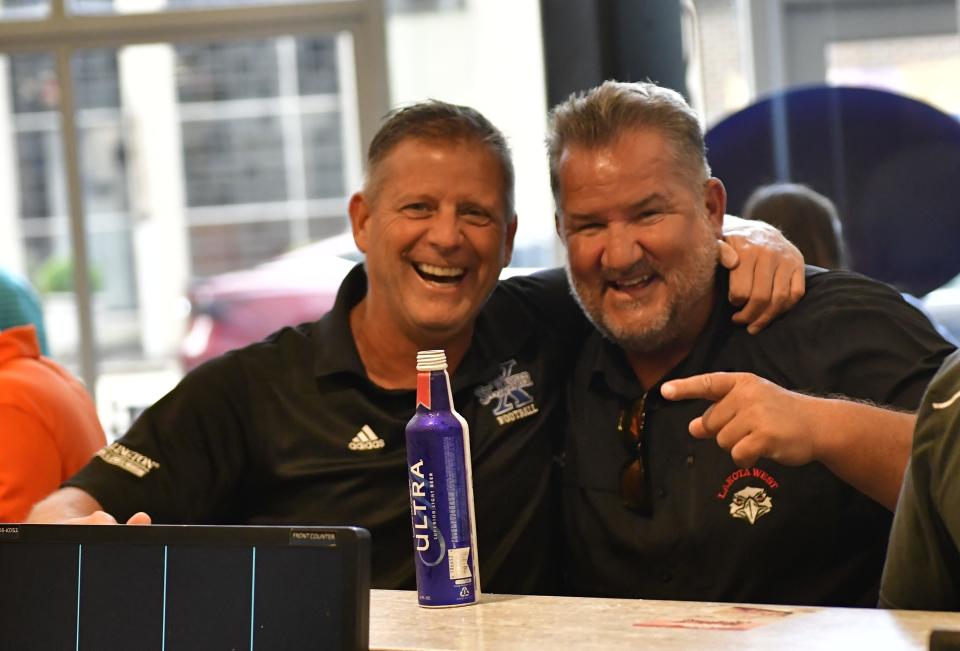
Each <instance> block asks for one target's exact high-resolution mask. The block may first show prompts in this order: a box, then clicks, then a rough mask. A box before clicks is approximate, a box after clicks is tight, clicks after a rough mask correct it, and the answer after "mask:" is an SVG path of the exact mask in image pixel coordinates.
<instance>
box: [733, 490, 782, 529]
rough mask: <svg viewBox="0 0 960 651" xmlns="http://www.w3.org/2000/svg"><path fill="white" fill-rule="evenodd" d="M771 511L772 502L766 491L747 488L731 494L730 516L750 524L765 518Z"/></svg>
mask: <svg viewBox="0 0 960 651" xmlns="http://www.w3.org/2000/svg"><path fill="white" fill-rule="evenodd" d="M772 509H773V500H772V499H770V496H769V495H767V491H766V489H763V488H757V487H756V486H747V487H746V488H742V489H740V490H738V491H737V492H736V493H734V494H733V499H732V500H731V501H730V515H732V516H733V517H735V518H740V519H741V520H746V521H747V522H749V523H750V524H753V523H755V522H756V521H757V520H759V519H760V518H762V517H763V516H765V515H766V514H767V513H770V511H771V510H772Z"/></svg>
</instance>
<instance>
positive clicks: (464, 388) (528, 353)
mask: <svg viewBox="0 0 960 651" xmlns="http://www.w3.org/2000/svg"><path fill="white" fill-rule="evenodd" d="M365 293H366V276H365V274H364V272H363V268H362V267H360V266H358V267H357V268H355V269H354V270H353V271H352V272H351V273H350V274H349V275H348V277H347V278H346V279H345V281H344V283H343V285H342V286H341V288H340V292H339V294H338V296H337V300H336V304H335V306H334V308H333V310H332V311H331V312H330V313H329V314H327V315H326V316H324V317H323V318H321V319H320V320H319V321H317V322H316V323H310V324H304V325H302V326H299V327H297V328H285V329H283V330H281V331H279V332H277V333H276V334H274V335H272V336H271V337H269V338H268V339H267V340H265V341H264V342H261V343H258V344H254V345H252V346H249V347H247V348H244V349H241V350H238V351H234V352H231V353H227V354H226V355H224V356H222V357H220V358H218V359H215V360H212V361H211V362H208V363H207V364H205V365H203V366H201V367H199V368H198V369H196V370H195V371H193V372H192V373H190V374H188V375H187V376H186V377H185V378H184V379H183V381H182V382H181V383H180V384H179V385H178V386H177V387H176V388H175V389H174V390H173V391H172V392H171V393H169V394H168V395H167V396H165V397H164V398H163V399H161V400H160V401H158V402H157V403H156V404H155V405H154V406H152V407H150V408H149V409H147V410H146V411H145V412H144V414H143V415H142V416H141V417H140V418H139V419H138V420H137V421H136V422H135V423H134V425H133V426H132V427H131V429H130V431H129V432H128V433H127V434H126V435H125V436H124V437H123V438H122V439H121V440H120V441H119V442H118V443H117V444H114V445H113V446H111V447H110V448H107V449H106V450H105V451H103V452H102V453H101V454H100V457H99V458H95V459H94V460H93V461H92V462H91V463H90V464H89V465H88V466H87V467H86V468H85V469H83V470H82V471H81V472H80V473H79V474H78V475H76V476H75V477H74V478H72V479H71V480H69V481H68V482H67V483H66V485H69V486H76V487H79V488H82V489H83V490H85V491H87V492H89V493H90V494H91V495H93V497H95V498H96V499H97V500H98V501H99V502H100V503H101V504H102V505H103V506H104V507H105V508H106V510H107V511H109V512H111V513H113V514H114V515H115V516H116V517H117V518H118V519H125V518H127V517H129V515H131V514H132V513H134V512H135V511H138V510H143V511H146V512H148V513H150V515H151V516H153V518H154V521H155V522H160V523H163V522H171V523H230V524H294V523H295V524H329V525H358V526H361V527H365V528H367V529H369V530H370V532H371V535H372V539H373V584H374V586H375V587H380V588H412V587H413V586H414V566H413V541H412V533H411V524H410V515H409V508H410V507H409V495H408V489H407V471H406V456H405V455H406V452H405V447H404V428H405V426H406V423H407V421H408V420H409V419H410V418H411V417H412V415H413V413H414V406H415V393H414V391H412V390H385V389H382V388H380V387H378V386H376V385H375V384H373V383H372V382H371V381H370V380H369V379H367V377H366V374H365V372H364V369H363V365H362V362H361V360H360V358H359V355H358V354H357V351H356V347H355V345H354V341H353V337H352V335H351V332H350V327H349V312H350V309H351V308H352V307H353V306H354V305H356V304H357V303H358V302H359V301H360V300H361V299H362V298H363V296H364V295H365ZM585 330H586V324H585V321H584V319H583V317H582V316H581V315H580V314H579V311H578V310H577V308H576V306H575V305H574V304H573V302H572V301H571V300H570V297H569V294H568V290H567V284H566V279H565V278H564V277H563V273H562V272H560V271H556V270H555V271H551V272H545V273H543V274H538V275H536V276H531V277H523V278H514V279H511V280H509V281H505V282H503V283H500V285H499V286H498V288H497V289H496V290H495V291H494V294H493V295H492V297H491V298H490V299H489V301H488V302H487V304H486V305H485V307H484V309H483V311H482V313H481V315H480V317H479V318H478V319H477V323H476V327H475V333H474V340H473V342H472V344H471V348H470V350H469V351H468V353H467V355H466V356H465V358H464V360H463V362H462V363H461V365H460V367H459V368H458V369H457V371H456V373H455V374H454V376H453V378H452V386H453V394H454V402H455V404H456V407H457V410H458V411H459V412H460V413H461V414H462V415H463V416H464V418H465V419H466V420H467V422H468V423H469V425H470V439H471V452H472V458H473V478H474V493H475V501H476V508H477V526H478V538H479V549H480V573H481V579H482V585H483V587H484V589H485V590H489V591H492V592H511V593H531V592H533V593H537V592H550V591H555V590H557V586H556V582H557V581H558V579H559V572H558V570H557V567H556V562H557V561H558V558H557V556H558V552H559V548H560V545H559V544H558V539H557V536H558V534H559V526H558V522H559V516H558V509H559V507H558V505H557V504H555V503H554V500H555V494H556V493H557V492H558V491H557V490H556V489H555V487H554V488H552V487H551V485H552V478H551V467H552V465H553V460H554V456H555V455H554V453H555V452H556V451H557V449H558V448H559V444H560V441H559V437H560V434H561V431H562V424H561V423H560V422H558V420H557V419H558V417H559V418H562V406H563V405H562V400H561V398H562V387H563V379H564V377H565V376H566V375H567V372H568V368H567V366H568V364H569V361H568V360H569V359H570V358H571V356H570V355H569V353H568V351H569V350H570V348H571V346H572V345H573V343H574V342H579V341H581V340H582V339H583V336H584V333H585ZM410 363H411V365H413V364H414V363H415V360H410ZM521 374H526V375H521ZM510 378H512V379H513V380H515V381H514V382H512V383H510V384H509V385H507V384H505V383H504V381H505V380H507V379H510ZM518 378H520V379H521V380H522V381H521V382H517V381H516V380H517V379H518ZM504 386H510V387H511V388H513V389H517V387H519V389H518V390H511V391H506V392H503V391H501V392H498V391H497V390H498V389H500V388H503V387H504ZM157 464H158V465H157ZM144 471H145V472H144ZM138 475H140V476H138Z"/></svg>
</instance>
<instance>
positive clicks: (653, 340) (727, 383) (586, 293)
mask: <svg viewBox="0 0 960 651" xmlns="http://www.w3.org/2000/svg"><path fill="white" fill-rule="evenodd" d="M548 149H549V160H550V172H551V183H552V187H553V191H554V196H555V198H556V203H557V209H558V212H557V230H558V232H559V234H560V236H561V239H562V240H563V242H564V244H565V245H566V249H567V273H568V275H569V278H570V281H571V285H572V287H573V289H574V292H575V294H576V297H577V300H578V301H579V303H580V305H581V307H582V308H583V310H584V312H585V313H586V314H587V316H588V317H589V319H590V320H591V321H592V322H593V324H594V325H595V326H596V328H597V330H598V332H595V333H594V334H592V335H591V337H590V339H589V340H588V341H587V343H586V344H585V345H584V346H582V347H581V348H580V354H579V359H578V361H577V363H576V367H575V370H574V373H573V375H572V379H571V382H570V385H569V390H568V405H567V410H568V413H569V414H570V418H569V420H568V431H567V440H566V460H565V468H564V487H565V490H564V495H565V497H564V501H565V505H564V509H565V517H566V525H567V534H568V546H569V553H568V554H567V571H568V573H569V579H570V583H571V586H570V587H571V589H572V590H573V592H575V593H577V594H583V595H594V596H631V597H646V598H661V599H694V600H704V601H746V602H779V603H798V604H829V605H864V606H866V605H875V604H876V599H877V587H878V582H879V577H880V570H881V566H882V563H883V557H884V550H885V547H886V540H887V535H888V531H889V527H890V520H891V514H890V510H892V509H893V507H894V505H895V503H896V498H897V494H898V491H899V488H900V484H901V482H902V478H903V472H904V467H905V465H906V460H907V458H908V455H909V449H910V435H911V431H912V426H913V423H914V416H913V415H912V414H911V413H904V412H900V411H896V410H892V409H885V408H880V407H878V406H875V404H879V405H889V406H892V407H895V408H898V409H903V410H914V409H915V408H916V407H917V405H918V403H919V401H920V398H921V395H922V393H923V390H924V387H925V386H926V384H927V382H928V381H929V380H930V378H931V377H932V376H933V374H934V372H935V371H936V369H937V368H938V366H939V365H940V362H941V361H942V360H943V359H944V357H945V356H946V355H947V354H948V353H949V352H950V351H951V346H950V345H949V344H947V343H946V342H944V341H943V340H942V339H941V338H940V337H939V336H938V335H937V333H936V332H935V331H934V330H933V328H932V327H931V326H930V324H929V322H928V321H927V320H926V318H924V316H923V315H922V314H921V313H920V312H918V311H917V310H915V309H914V308H912V307H910V306H909V305H908V304H906V303H905V302H904V301H903V300H902V299H901V297H900V295H899V294H898V293H897V292H896V291H894V290H893V289H891V288H889V287H887V286H885V285H882V284H880V283H876V282H873V281H870V280H868V279H866V278H863V277H861V276H858V275H856V274H852V273H848V272H826V271H823V270H814V269H809V270H808V272H807V279H806V280H807V294H806V296H805V297H804V299H803V300H801V301H800V302H799V303H798V304H797V306H796V307H795V308H794V309H793V310H792V311H790V312H788V313H786V314H785V315H783V316H781V317H779V318H778V319H777V320H776V321H774V322H773V323H772V324H771V325H770V326H769V327H768V328H767V329H766V330H764V331H763V332H761V333H759V334H757V335H756V336H754V337H751V336H748V334H747V332H745V330H744V329H743V328H741V327H739V326H737V325H736V324H733V323H731V321H730V319H729V313H730V308H729V306H728V304H727V303H726V301H725V300H724V298H723V297H724V295H725V294H726V291H727V286H728V280H727V274H726V273H725V272H724V271H723V270H722V269H719V268H718V267H717V265H716V262H715V260H716V239H717V235H718V233H719V232H720V228H721V225H722V222H723V218H724V210H725V207H726V194H725V190H724V188H723V184H722V183H721V182H720V180H718V179H716V178H712V177H711V176H710V169H709V166H708V164H707V160H706V153H705V148H704V144H703V134H702V130H701V127H700V123H699V120H698V118H697V115H696V114H695V113H694V112H693V111H692V110H691V109H690V107H689V106H687V104H686V102H685V101H684V100H683V98H682V97H680V95H678V94H677V93H675V92H673V91H671V90H668V89H664V88H660V87H658V86H656V85H654V84H650V83H635V84H627V83H618V82H612V81H611V82H606V83H604V84H603V85H601V86H599V87H598V88H595V89H593V90H591V91H589V92H586V93H583V94H581V95H576V96H573V97H571V98H570V99H569V100H567V101H566V102H563V103H562V104H560V105H559V106H557V107H556V108H554V110H553V111H552V113H551V121H550V133H549V137H548ZM818 396H819V397H818ZM828 396H829V397H828ZM862 401H869V402H862ZM691 435H692V436H691Z"/></svg>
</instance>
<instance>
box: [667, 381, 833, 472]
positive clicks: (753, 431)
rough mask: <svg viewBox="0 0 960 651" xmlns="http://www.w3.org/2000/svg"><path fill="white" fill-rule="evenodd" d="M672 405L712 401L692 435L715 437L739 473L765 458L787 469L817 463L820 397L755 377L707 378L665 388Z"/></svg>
mask: <svg viewBox="0 0 960 651" xmlns="http://www.w3.org/2000/svg"><path fill="white" fill-rule="evenodd" d="M661 393H662V394H663V397H664V398H666V399H668V400H695V399H705V400H710V401H712V402H713V404H712V405H711V406H710V407H709V408H708V409H707V411H705V412H704V414H703V416H700V417H698V418H695V419H693V420H692V421H690V434H692V435H693V436H694V437H696V438H700V439H706V438H715V439H716V441H717V445H719V446H720V447H721V448H723V449H724V450H727V451H728V452H730V456H731V457H733V461H734V462H735V463H736V464H737V465H738V466H740V467H741V468H749V467H751V466H753V465H754V464H756V462H757V460H758V459H760V458H761V457H764V458H767V459H772V460H773V461H776V462H777V463H781V464H784V465H788V466H799V465H803V464H805V463H809V462H811V461H815V460H816V459H817V455H816V442H815V433H816V426H815V425H814V423H813V417H814V416H815V414H816V409H817V407H818V404H817V398H813V397H811V396H806V395H803V394H800V393H796V392H793V391H788V390H786V389H784V388H782V387H779V386H777V385H776V384H774V383H773V382H770V381H768V380H765V379H763V378H761V377H758V376H756V375H754V374H752V373H706V374H704V375H694V376H692V377H688V378H684V379H681V380H671V381H669V382H666V383H664V384H663V387H662V389H661Z"/></svg>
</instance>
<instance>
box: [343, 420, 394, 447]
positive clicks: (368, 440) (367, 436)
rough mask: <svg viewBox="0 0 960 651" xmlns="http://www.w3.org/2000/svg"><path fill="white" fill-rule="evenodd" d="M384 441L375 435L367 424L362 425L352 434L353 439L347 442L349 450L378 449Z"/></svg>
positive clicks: (383, 444)
mask: <svg viewBox="0 0 960 651" xmlns="http://www.w3.org/2000/svg"><path fill="white" fill-rule="evenodd" d="M385 445H386V443H385V442H384V440H383V439H382V438H380V437H379V436H377V433H376V432H374V431H373V430H372V429H371V428H370V426H369V425H364V426H363V427H361V428H360V431H359V432H357V433H356V434H354V435H353V439H352V440H351V441H350V442H349V443H348V444H347V447H348V448H350V449H351V450H379V449H380V448H382V447H383V446H385Z"/></svg>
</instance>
